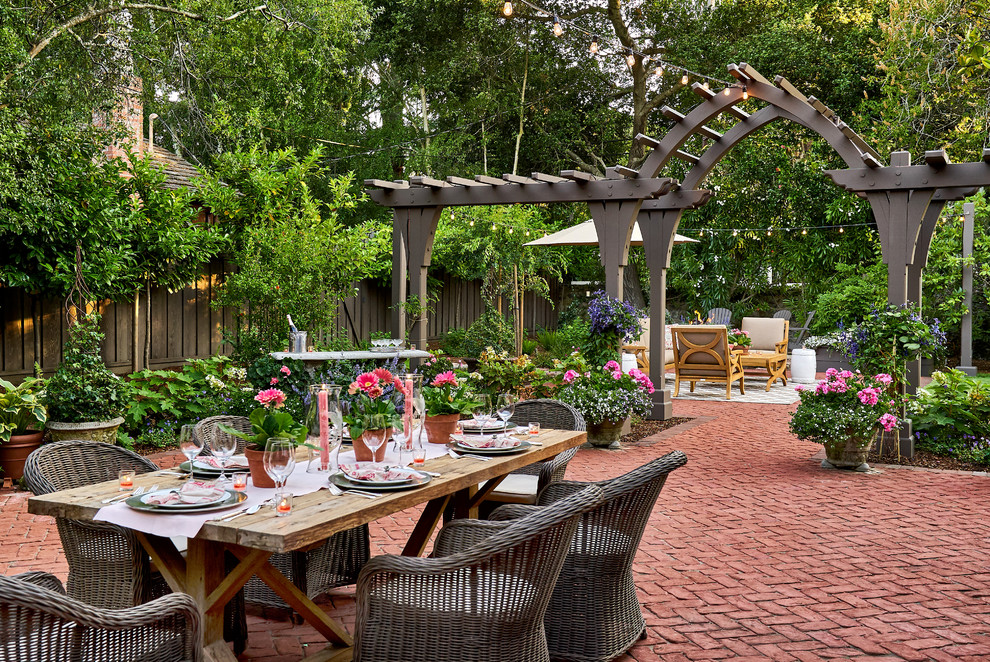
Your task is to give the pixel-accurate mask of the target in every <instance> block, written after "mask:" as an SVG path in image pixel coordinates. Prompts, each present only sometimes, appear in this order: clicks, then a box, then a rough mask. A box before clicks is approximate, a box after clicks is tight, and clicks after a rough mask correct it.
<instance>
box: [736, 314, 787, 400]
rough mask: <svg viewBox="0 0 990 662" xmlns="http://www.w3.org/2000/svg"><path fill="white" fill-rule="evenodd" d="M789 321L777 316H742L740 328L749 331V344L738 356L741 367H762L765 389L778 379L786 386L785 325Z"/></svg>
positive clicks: (768, 388)
mask: <svg viewBox="0 0 990 662" xmlns="http://www.w3.org/2000/svg"><path fill="white" fill-rule="evenodd" d="M789 324H790V323H789V322H788V321H787V320H786V319H783V318H779V317H744V318H743V320H742V326H741V327H740V330H742V331H747V332H748V333H749V339H750V341H751V344H750V346H749V348H748V351H747V352H746V353H744V354H743V355H742V356H740V357H739V360H740V363H742V366H743V369H746V368H762V369H764V370H766V371H767V390H768V391H769V390H770V387H771V386H772V385H773V383H774V382H775V381H777V380H778V379H779V380H780V381H782V382H783V383H784V386H787V376H786V375H785V373H784V371H785V370H787V327H788V325H789Z"/></svg>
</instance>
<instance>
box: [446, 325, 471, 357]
mask: <svg viewBox="0 0 990 662" xmlns="http://www.w3.org/2000/svg"><path fill="white" fill-rule="evenodd" d="M465 338H467V329H448V330H447V333H445V334H444V335H443V337H442V338H441V339H440V349H441V350H442V351H443V353H444V354H446V355H447V356H464V355H465V350H464V340H465Z"/></svg>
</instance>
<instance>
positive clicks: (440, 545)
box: [430, 509, 509, 558]
mask: <svg viewBox="0 0 990 662" xmlns="http://www.w3.org/2000/svg"><path fill="white" fill-rule="evenodd" d="M499 510H501V509H499ZM508 525H509V523H507V522H492V521H486V520H476V519H459V520H454V521H452V522H448V523H447V524H445V525H444V527H443V528H442V529H440V533H439V534H438V535H437V539H436V541H435V542H434V543H433V553H432V554H431V555H430V556H432V557H433V558H441V557H444V556H450V555H451V554H456V553H458V552H463V551H465V550H467V549H470V548H471V547H474V546H475V545H477V544H478V543H480V542H482V541H484V540H486V539H487V538H489V537H490V536H491V535H492V534H493V533H495V532H496V531H501V530H502V529H504V528H505V527H507V526H508Z"/></svg>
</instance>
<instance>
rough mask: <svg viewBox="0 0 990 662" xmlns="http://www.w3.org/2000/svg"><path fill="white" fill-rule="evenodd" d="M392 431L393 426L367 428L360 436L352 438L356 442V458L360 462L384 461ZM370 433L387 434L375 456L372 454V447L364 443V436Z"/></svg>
mask: <svg viewBox="0 0 990 662" xmlns="http://www.w3.org/2000/svg"><path fill="white" fill-rule="evenodd" d="M392 432H393V430H392V428H385V429H384V430H365V431H364V432H362V433H361V436H360V437H358V438H357V439H353V440H352V441H353V443H354V459H355V460H357V461H358V462H382V461H383V460H384V459H385V450H386V448H387V447H388V440H389V439H391V438H392ZM368 434H376V435H383V434H384V435H385V440H384V441H383V442H382V445H381V446H379V447H378V450H376V451H375V454H374V456H372V454H371V449H370V448H368V445H367V444H366V443H364V438H365V436H367V435H368Z"/></svg>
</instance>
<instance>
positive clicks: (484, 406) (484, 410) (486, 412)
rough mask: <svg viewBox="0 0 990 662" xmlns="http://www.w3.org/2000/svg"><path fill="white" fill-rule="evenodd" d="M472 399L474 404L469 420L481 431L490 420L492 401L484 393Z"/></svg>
mask: <svg viewBox="0 0 990 662" xmlns="http://www.w3.org/2000/svg"><path fill="white" fill-rule="evenodd" d="M474 398H475V402H476V404H475V405H474V407H473V408H472V409H471V418H473V419H474V422H475V423H477V424H478V425H479V426H480V427H481V429H482V430H483V429H484V428H485V425H486V424H487V423H488V421H490V420H491V418H492V399H491V396H489V395H486V394H484V393H482V394H478V395H475V396H474Z"/></svg>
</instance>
